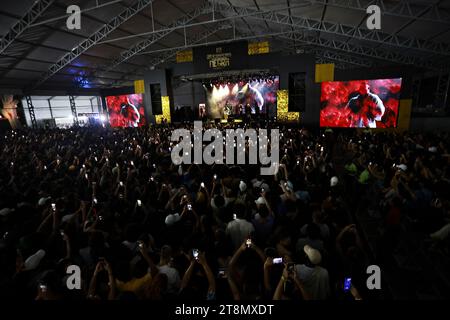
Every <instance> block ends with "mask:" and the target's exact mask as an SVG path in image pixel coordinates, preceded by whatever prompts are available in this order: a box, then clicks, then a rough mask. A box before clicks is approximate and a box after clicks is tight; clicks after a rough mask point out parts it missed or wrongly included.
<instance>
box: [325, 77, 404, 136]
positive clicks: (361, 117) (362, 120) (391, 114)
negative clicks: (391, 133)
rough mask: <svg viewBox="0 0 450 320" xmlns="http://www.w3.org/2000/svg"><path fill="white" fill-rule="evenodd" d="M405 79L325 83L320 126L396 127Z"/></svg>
mask: <svg viewBox="0 0 450 320" xmlns="http://www.w3.org/2000/svg"><path fill="white" fill-rule="evenodd" d="M401 87H402V79H401V78H397V79H377V80H355V81H333V82H322V93H321V96H320V103H321V108H320V126H321V127H344V128H395V127H397V117H398V105H399V101H400V91H401Z"/></svg>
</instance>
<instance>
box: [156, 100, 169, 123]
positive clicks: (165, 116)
mask: <svg viewBox="0 0 450 320" xmlns="http://www.w3.org/2000/svg"><path fill="white" fill-rule="evenodd" d="M161 103H162V114H156V115H155V121H156V123H157V124H160V123H162V121H163V119H164V120H166V122H167V123H170V121H171V119H170V99H169V97H168V96H162V97H161Z"/></svg>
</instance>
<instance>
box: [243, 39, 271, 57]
mask: <svg viewBox="0 0 450 320" xmlns="http://www.w3.org/2000/svg"><path fill="white" fill-rule="evenodd" d="M269 51H270V47H269V41H262V42H252V43H249V44H248V55H249V56H251V55H255V54H264V53H269Z"/></svg>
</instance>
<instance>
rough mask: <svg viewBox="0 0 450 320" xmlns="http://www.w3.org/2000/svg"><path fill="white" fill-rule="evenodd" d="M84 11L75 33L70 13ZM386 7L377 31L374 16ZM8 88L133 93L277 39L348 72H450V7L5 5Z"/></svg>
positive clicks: (0, 63)
mask: <svg viewBox="0 0 450 320" xmlns="http://www.w3.org/2000/svg"><path fill="white" fill-rule="evenodd" d="M73 4H76V5H78V6H79V7H80V8H81V10H82V13H81V29H80V30H68V29H67V26H66V20H67V17H66V15H67V14H66V9H67V7H68V6H69V5H73ZM370 4H378V5H379V6H380V8H381V30H368V29H367V27H366V19H367V14H366V8H367V7H368V6H369V5H370ZM0 37H2V40H1V44H0V88H3V89H4V88H7V89H8V88H11V89H21V90H23V91H24V92H31V91H33V90H39V89H61V90H64V89H70V88H73V87H74V86H85V87H92V88H97V89H98V88H110V87H112V86H125V85H131V84H132V83H133V80H136V79H141V78H142V75H143V74H144V72H145V70H148V69H153V68H159V67H161V66H162V65H164V64H166V63H168V62H170V61H172V60H174V59H175V55H176V52H177V51H178V50H181V49H183V48H185V47H191V46H198V45H203V44H211V43H218V42H222V41H224V42H226V41H227V42H228V41H233V40H238V39H247V40H249V41H261V40H269V41H270V48H271V51H283V52H286V53H301V52H308V53H313V54H315V56H316V61H317V62H333V63H336V66H337V67H339V68H358V67H364V66H379V65H393V64H406V65H413V66H415V67H421V68H424V69H427V70H434V71H442V70H448V69H450V68H449V66H450V1H449V0H411V1H409V0H378V1H376V0H153V1H152V0H78V1H77V0H37V1H36V0H2V5H1V6H0Z"/></svg>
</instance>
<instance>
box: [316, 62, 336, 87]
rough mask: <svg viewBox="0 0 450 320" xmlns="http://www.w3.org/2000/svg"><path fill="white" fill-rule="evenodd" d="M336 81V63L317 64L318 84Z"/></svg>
mask: <svg viewBox="0 0 450 320" xmlns="http://www.w3.org/2000/svg"><path fill="white" fill-rule="evenodd" d="M325 81H334V63H325V64H316V83H319V82H325Z"/></svg>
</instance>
